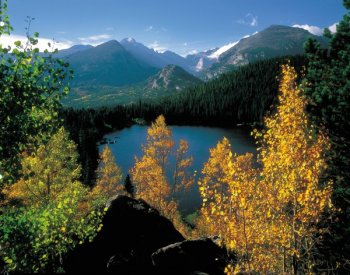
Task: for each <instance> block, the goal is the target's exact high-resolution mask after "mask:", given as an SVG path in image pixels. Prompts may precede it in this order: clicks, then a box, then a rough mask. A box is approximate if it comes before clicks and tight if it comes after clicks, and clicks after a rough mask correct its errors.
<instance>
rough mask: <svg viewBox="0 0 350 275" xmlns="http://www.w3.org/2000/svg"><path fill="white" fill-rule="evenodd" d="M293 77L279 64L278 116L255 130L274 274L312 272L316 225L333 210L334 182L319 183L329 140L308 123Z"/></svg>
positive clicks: (287, 66)
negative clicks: (257, 130)
mask: <svg viewBox="0 0 350 275" xmlns="http://www.w3.org/2000/svg"><path fill="white" fill-rule="evenodd" d="M296 78H297V74H296V72H295V70H294V68H292V67H290V66H289V65H284V66H282V79H281V82H280V89H279V91H280V93H279V106H278V108H277V112H276V114H274V115H273V116H271V117H268V118H266V119H265V127H266V130H265V131H263V132H261V133H258V132H256V136H257V137H261V150H260V157H259V161H260V162H261V164H262V167H263V168H262V172H261V178H262V180H261V183H260V184H261V188H262V189H263V192H264V193H265V194H266V196H265V197H264V198H265V202H264V204H265V206H264V209H265V213H266V220H267V221H268V225H269V226H268V228H269V232H268V236H269V238H268V239H267V240H266V241H267V242H268V243H269V244H270V246H271V247H270V249H271V250H272V251H273V252H274V254H275V255H274V257H275V259H276V263H277V264H278V266H276V267H275V270H276V271H278V272H288V273H291V272H300V271H301V270H302V268H304V270H303V271H305V269H307V270H306V272H311V268H312V263H311V259H312V252H313V247H314V245H315V243H316V242H317V241H318V240H317V239H316V236H320V234H319V233H320V232H318V229H317V227H316V224H317V222H318V221H319V218H320V215H321V214H322V213H323V211H324V210H325V209H326V208H329V209H331V208H332V204H331V193H332V183H331V182H328V183H323V184H321V183H320V181H319V179H320V178H321V176H322V173H323V172H324V170H325V168H326V161H325V152H326V150H328V149H329V142H328V139H327V138H326V136H325V135H324V134H323V133H321V132H320V133H316V130H315V128H314V126H313V125H310V123H309V121H308V118H307V114H306V111H305V108H306V103H307V102H306V99H305V98H304V96H303V95H302V91H301V89H300V87H299V86H298V85H297V84H296Z"/></svg>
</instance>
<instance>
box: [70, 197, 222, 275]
mask: <svg viewBox="0 0 350 275" xmlns="http://www.w3.org/2000/svg"><path fill="white" fill-rule="evenodd" d="M224 258H225V251H223V249H221V248H220V247H219V246H217V245H216V244H215V242H214V241H213V240H212V239H200V240H193V241H189V240H185V238H184V237H183V236H182V235H181V234H180V233H179V232H178V231H177V230H176V229H175V227H174V226H173V224H172V223H171V222H170V221H169V220H168V219H166V218H165V217H163V216H162V215H160V214H159V212H158V211H157V210H155V209H154V208H152V207H151V206H149V205H148V204H147V203H146V202H144V201H142V200H135V199H132V198H129V197H126V196H118V197H116V198H114V199H113V200H111V201H110V202H109V208H108V211H107V213H106V215H105V217H104V218H103V227H102V230H101V231H100V232H99V233H98V234H97V236H96V237H95V239H94V240H93V241H92V242H91V243H90V242H86V243H84V244H83V245H80V246H78V247H76V248H75V249H74V250H73V251H72V252H70V253H69V254H68V255H67V256H66V258H65V259H64V269H65V271H66V272H68V273H79V274H84V273H95V274H105V273H110V274H179V275H180V274H203V273H204V274H205V273H208V274H223V268H224V266H225V264H224V262H225V259H224Z"/></svg>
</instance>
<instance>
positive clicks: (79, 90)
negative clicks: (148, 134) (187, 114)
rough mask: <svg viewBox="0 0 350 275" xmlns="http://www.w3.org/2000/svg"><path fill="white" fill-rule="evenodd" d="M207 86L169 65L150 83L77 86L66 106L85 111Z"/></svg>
mask: <svg viewBox="0 0 350 275" xmlns="http://www.w3.org/2000/svg"><path fill="white" fill-rule="evenodd" d="M201 83H203V82H202V81H201V80H200V79H198V78H196V77H194V76H193V75H191V74H189V73H188V72H186V71H185V70H184V69H182V68H181V67H178V66H176V65H168V66H166V67H165V68H164V69H162V70H161V71H159V72H158V73H157V74H155V75H153V76H151V77H149V78H148V79H147V80H145V81H142V82H140V83H137V84H133V85H128V86H122V87H120V86H119V87H118V86H110V85H89V86H81V87H73V89H72V91H71V93H70V94H69V96H68V98H66V99H64V100H63V104H64V105H66V106H70V107H75V108H82V107H85V108H87V107H93V108H98V107H102V106H113V105H117V104H130V103H135V102H137V101H139V100H140V99H142V100H145V99H156V98H161V97H164V96H168V95H171V94H174V93H179V92H180V91H182V90H184V89H186V88H189V87H193V86H195V85H198V84H201Z"/></svg>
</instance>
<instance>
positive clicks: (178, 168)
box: [172, 139, 194, 193]
mask: <svg viewBox="0 0 350 275" xmlns="http://www.w3.org/2000/svg"><path fill="white" fill-rule="evenodd" d="M187 151H188V142H187V141H186V140H183V139H181V140H180V143H179V148H178V149H177V150H176V152H175V161H176V163H175V169H174V173H173V185H172V187H173V193H178V192H181V191H188V190H189V189H190V187H191V186H192V185H193V183H194V177H193V175H191V174H190V173H189V170H188V168H189V167H191V166H192V163H193V157H192V156H189V157H188V156H186V153H187Z"/></svg>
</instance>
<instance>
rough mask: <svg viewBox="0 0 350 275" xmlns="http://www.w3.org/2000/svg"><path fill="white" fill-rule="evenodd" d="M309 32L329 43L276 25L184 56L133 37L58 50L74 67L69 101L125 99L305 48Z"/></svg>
mask: <svg viewBox="0 0 350 275" xmlns="http://www.w3.org/2000/svg"><path fill="white" fill-rule="evenodd" d="M309 38H313V39H315V40H317V41H319V42H320V43H321V45H322V46H324V47H326V46H327V43H328V41H327V39H326V38H325V37H320V36H315V35H313V34H311V33H309V32H308V31H306V30H304V29H301V28H295V27H288V26H280V25H273V26H271V27H269V28H267V29H265V30H263V31H261V32H259V33H256V34H253V35H251V36H247V37H244V38H242V39H241V40H239V41H237V42H234V43H231V44H229V45H224V46H223V47H218V48H215V49H211V50H208V51H205V52H200V53H196V54H192V55H188V56H186V57H182V56H180V55H178V54H176V53H174V52H171V51H166V52H163V53H159V52H157V51H155V50H153V49H150V48H148V47H146V46H144V45H143V44H142V43H139V42H137V41H135V40H134V39H133V38H126V39H123V40H121V41H120V42H118V41H116V40H111V41H108V42H106V43H103V44H101V45H98V46H96V47H93V46H89V45H76V46H73V47H72V48H69V49H66V50H61V51H59V53H58V55H59V57H60V58H65V59H67V60H68V61H69V63H70V65H71V67H72V68H73V70H74V76H75V77H74V79H73V81H72V83H71V84H72V85H71V86H72V91H73V92H72V95H71V96H70V98H69V100H68V101H66V102H68V104H70V103H71V104H70V105H73V106H74V103H77V102H80V103H81V102H85V103H88V102H90V101H91V100H92V98H94V100H93V101H94V102H98V99H102V102H104V103H107V100H106V96H107V95H108V96H109V98H113V100H111V101H109V102H108V103H110V102H113V103H114V104H117V103H123V104H126V103H130V102H134V101H135V100H137V99H141V98H148V97H154V96H161V95H162V94H169V93H172V92H179V91H181V90H183V89H185V88H187V87H190V86H193V85H197V84H199V83H200V82H201V80H199V79H198V78H201V79H202V80H209V79H211V78H213V77H217V76H219V75H220V74H222V73H224V72H227V71H230V70H234V69H235V68H237V67H239V66H242V65H245V64H248V63H251V62H254V61H258V60H261V59H268V58H273V57H277V56H284V55H297V54H302V53H303V51H304V50H303V45H304V43H305V42H306V41H307V39H309ZM169 65H172V66H169ZM128 97H129V100H127V98H128ZM93 105H95V103H94V104H93Z"/></svg>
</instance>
